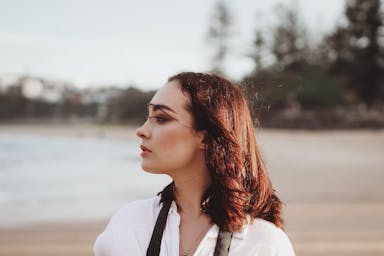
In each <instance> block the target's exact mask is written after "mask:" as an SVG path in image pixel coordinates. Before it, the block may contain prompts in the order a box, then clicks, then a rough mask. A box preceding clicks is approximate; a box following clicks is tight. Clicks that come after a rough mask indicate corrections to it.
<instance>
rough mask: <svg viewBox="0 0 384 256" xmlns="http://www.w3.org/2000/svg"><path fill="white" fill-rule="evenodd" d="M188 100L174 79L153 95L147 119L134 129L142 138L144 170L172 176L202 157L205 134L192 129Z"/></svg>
mask: <svg viewBox="0 0 384 256" xmlns="http://www.w3.org/2000/svg"><path fill="white" fill-rule="evenodd" d="M189 104H190V98H189V96H187V95H184V94H183V93H182V91H181V88H180V85H179V83H178V82H177V81H171V82H168V83H166V84H165V85H164V86H163V87H162V88H161V89H160V90H159V91H158V92H157V93H156V94H155V96H154V97H153V98H152V100H151V102H150V103H149V104H148V119H147V120H146V121H145V123H144V124H143V125H142V126H141V127H140V128H139V129H137V131H136V135H137V136H138V137H139V138H141V139H142V144H141V149H142V153H141V157H142V162H141V167H142V168H143V170H145V171H148V172H152V173H164V174H168V175H170V176H173V175H172V174H173V173H174V172H178V173H179V172H180V171H182V170H183V169H184V170H187V169H188V167H190V166H192V165H193V163H194V161H195V160H196V159H197V157H200V158H201V154H203V149H204V145H203V139H204V134H203V132H197V131H195V130H194V129H193V117H192V114H191V113H190V112H189V111H187V108H186V107H187V106H188V105H189ZM199 154H200V155H199Z"/></svg>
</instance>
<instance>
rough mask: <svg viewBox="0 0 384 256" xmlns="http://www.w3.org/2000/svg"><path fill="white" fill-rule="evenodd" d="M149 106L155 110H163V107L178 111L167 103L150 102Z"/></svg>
mask: <svg viewBox="0 0 384 256" xmlns="http://www.w3.org/2000/svg"><path fill="white" fill-rule="evenodd" d="M149 107H152V108H153V111H156V110H161V109H166V110H169V111H171V112H173V113H175V114H176V112H175V111H174V110H173V109H172V108H170V107H168V106H167V105H163V104H153V103H149V104H148V108H149Z"/></svg>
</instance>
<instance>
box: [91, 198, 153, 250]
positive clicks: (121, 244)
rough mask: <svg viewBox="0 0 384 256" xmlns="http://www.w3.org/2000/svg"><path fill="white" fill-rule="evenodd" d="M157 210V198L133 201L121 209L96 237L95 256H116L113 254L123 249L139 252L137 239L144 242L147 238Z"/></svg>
mask: <svg viewBox="0 0 384 256" xmlns="http://www.w3.org/2000/svg"><path fill="white" fill-rule="evenodd" d="M159 208H160V197H158V196H155V197H152V198H148V199H144V200H137V201H133V202H130V203H128V204H126V205H125V206H123V207H121V208H120V209H119V210H118V211H117V212H116V213H115V214H114V215H113V216H112V218H111V220H110V221H109V223H108V225H107V227H106V228H105V230H104V231H103V232H102V233H101V234H100V235H99V236H98V237H97V239H96V241H95V244H94V252H95V255H96V256H99V255H117V254H118V253H115V252H119V251H124V250H125V249H127V248H125V247H128V249H129V250H131V251H132V250H140V249H141V248H140V246H139V244H137V238H138V237H140V240H141V241H145V240H146V239H147V238H148V237H149V235H150V233H151V232H152V227H153V224H154V222H155V220H156V216H157V214H158V212H159ZM137 254H140V253H137Z"/></svg>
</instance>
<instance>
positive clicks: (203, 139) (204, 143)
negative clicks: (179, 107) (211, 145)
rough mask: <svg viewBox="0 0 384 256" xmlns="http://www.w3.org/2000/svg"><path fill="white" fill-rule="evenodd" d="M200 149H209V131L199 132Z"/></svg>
mask: <svg viewBox="0 0 384 256" xmlns="http://www.w3.org/2000/svg"><path fill="white" fill-rule="evenodd" d="M198 138H199V148H200V149H203V150H205V149H206V148H207V131H205V130H204V131H199V132H198Z"/></svg>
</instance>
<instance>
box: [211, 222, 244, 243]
mask: <svg viewBox="0 0 384 256" xmlns="http://www.w3.org/2000/svg"><path fill="white" fill-rule="evenodd" d="M247 231H248V227H247V225H244V227H243V228H242V229H241V230H240V231H237V232H233V238H236V239H241V240H243V239H244V238H245V237H246V235H247ZM218 235H219V226H217V225H216V224H213V226H212V227H211V228H210V229H209V230H208V232H207V237H208V238H214V239H217V237H218Z"/></svg>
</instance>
